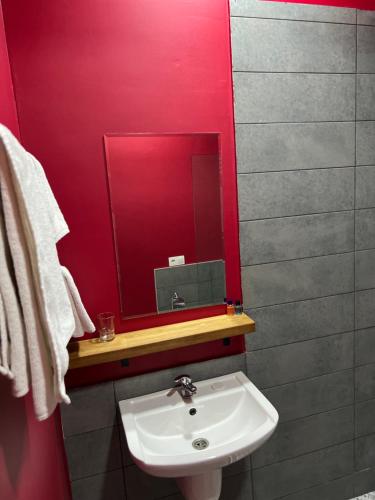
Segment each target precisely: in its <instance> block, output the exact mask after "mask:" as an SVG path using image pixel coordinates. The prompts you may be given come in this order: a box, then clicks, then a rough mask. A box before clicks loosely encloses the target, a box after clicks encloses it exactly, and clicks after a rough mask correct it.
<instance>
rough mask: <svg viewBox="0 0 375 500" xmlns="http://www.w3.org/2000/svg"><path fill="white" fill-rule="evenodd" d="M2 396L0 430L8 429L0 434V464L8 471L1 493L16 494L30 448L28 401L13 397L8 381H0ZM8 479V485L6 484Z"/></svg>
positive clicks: (2, 476)
mask: <svg viewBox="0 0 375 500" xmlns="http://www.w3.org/2000/svg"><path fill="white" fill-rule="evenodd" d="M0 394H1V400H2V404H1V412H0V429H6V432H2V433H1V434H0V463H1V462H3V467H0V469H1V470H3V469H4V470H5V471H6V474H5V477H4V475H3V474H1V476H0V493H1V492H3V491H7V488H8V489H9V488H11V489H12V491H14V492H16V490H17V486H18V485H19V478H20V475H21V473H22V465H23V462H24V457H25V455H26V454H27V451H28V448H29V435H28V426H27V409H26V401H25V398H15V397H13V395H12V392H11V384H10V383H9V382H8V380H6V379H0ZM6 478H8V485H7V484H5V482H6V480H7V479H6ZM0 496H1V497H2V493H1V494H0ZM2 498H6V497H2Z"/></svg>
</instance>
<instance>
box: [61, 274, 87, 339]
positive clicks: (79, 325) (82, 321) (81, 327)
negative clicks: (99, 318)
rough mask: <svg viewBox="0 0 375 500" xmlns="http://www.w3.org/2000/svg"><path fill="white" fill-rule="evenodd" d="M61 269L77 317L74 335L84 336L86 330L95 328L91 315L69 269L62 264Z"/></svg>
mask: <svg viewBox="0 0 375 500" xmlns="http://www.w3.org/2000/svg"><path fill="white" fill-rule="evenodd" d="M61 271H62V273H63V276H64V280H65V286H66V289H67V291H68V294H69V298H70V303H71V306H72V310H73V314H74V318H75V330H74V332H73V337H82V336H83V335H84V333H85V332H90V331H93V330H92V329H93V328H95V327H94V325H93V324H92V321H91V319H90V316H89V315H88V314H87V312H86V309H85V308H84V306H83V304H82V300H81V297H80V295H79V291H78V288H77V287H76V284H75V283H74V280H73V277H72V275H71V274H70V272H69V270H68V269H67V268H66V267H64V266H61Z"/></svg>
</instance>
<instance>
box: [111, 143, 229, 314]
mask: <svg viewBox="0 0 375 500" xmlns="http://www.w3.org/2000/svg"><path fill="white" fill-rule="evenodd" d="M105 145H106V157H107V167H108V171H109V186H110V193H111V207H112V212H113V215H112V216H113V218H114V225H115V228H116V229H115V235H116V253H117V259H118V262H119V269H118V272H119V275H120V283H121V285H120V295H121V298H122V302H123V306H122V307H123V309H122V310H123V313H124V315H125V316H132V315H136V314H151V313H154V314H155V311H156V310H157V305H156V297H155V283H154V269H156V268H160V267H168V257H172V256H174V255H184V256H185V262H186V264H190V263H193V262H197V261H198V260H200V261H202V260H214V259H217V258H223V257H224V256H223V249H222V245H220V243H221V241H220V236H221V227H220V221H221V217H220V213H221V207H220V199H219V204H218V205H216V206H214V207H213V208H214V209H216V211H215V210H212V207H208V209H207V210H206V208H207V207H206V205H203V204H202V198H203V197H202V196H199V194H200V193H197V192H196V191H197V190H196V189H195V190H194V193H193V166H192V160H193V162H194V159H199V161H200V162H201V163H202V161H203V160H201V159H202V158H209V159H212V153H214V154H215V153H216V155H217V154H218V141H217V136H215V135H211V136H210V135H199V136H188V135H181V136H178V135H174V136H170V135H166V136H158V137H155V136H127V137H124V136H115V137H113V136H110V137H108V136H107V137H106V139H105ZM197 146H199V147H197ZM195 155H199V156H195ZM202 155H210V156H202ZM195 163H196V162H195ZM201 163H200V164H199V165H195V167H196V169H197V170H198V172H196V173H195V174H194V176H195V177H196V176H197V175H199V177H200V179H199V180H200V181H201V184H202V186H201V189H202V190H203V193H204V197H205V198H204V199H206V198H207V201H211V199H212V198H213V194H212V191H214V192H216V191H217V187H216V186H219V182H220V178H219V165H218V158H217V157H216V161H215V162H214V165H213V168H214V169H215V167H216V171H217V177H216V185H215V182H212V175H211V176H209V177H208V178H203V177H202V176H203V173H204V172H206V171H208V172H210V173H211V171H212V168H211V169H210V168H209V166H210V165H202V164H201ZM198 167H200V168H198ZM194 180H195V179H194ZM195 184H196V182H194V187H196V186H195ZM215 188H216V189H215ZM194 194H195V195H198V196H197V200H196V201H197V203H196V206H195V203H194ZM196 210H198V211H199V212H202V213H201V217H200V219H201V226H203V227H200V228H199V229H200V231H199V233H203V234H202V235H201V234H199V235H196V224H195V217H194V214H195V211H196ZM206 216H208V217H206ZM217 220H219V224H218V223H217ZM215 230H216V231H218V232H219V234H218V235H216V234H215ZM205 234H207V236H211V240H210V239H208V240H207V239H206V236H205ZM212 240H214V246H213V245H212ZM217 243H218V244H217ZM197 244H199V247H200V248H199V250H200V252H199V256H200V258H199V259H198V256H197V248H196V247H197ZM215 244H217V246H215ZM224 295H225V293H223V296H224Z"/></svg>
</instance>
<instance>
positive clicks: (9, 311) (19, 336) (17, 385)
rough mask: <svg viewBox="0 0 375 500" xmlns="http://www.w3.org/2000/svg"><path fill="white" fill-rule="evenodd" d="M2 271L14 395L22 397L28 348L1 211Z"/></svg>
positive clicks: (26, 380)
mask: <svg viewBox="0 0 375 500" xmlns="http://www.w3.org/2000/svg"><path fill="white" fill-rule="evenodd" d="M0 269H1V279H0V293H1V297H2V301H3V307H4V310H5V317H6V323H7V331H8V335H10V334H11V335H12V343H11V346H10V347H11V348H10V359H9V363H10V369H11V372H12V375H13V377H14V382H13V393H14V395H15V396H16V397H21V396H24V395H25V394H27V392H28V390H29V377H28V372H29V369H28V368H29V367H28V359H27V354H26V351H27V346H26V337H25V331H24V323H23V318H22V312H21V308H20V304H19V301H18V296H17V289H16V283H15V279H14V273H13V262H12V259H11V256H10V252H9V246H8V241H7V237H6V230H5V225H4V220H3V212H2V210H0Z"/></svg>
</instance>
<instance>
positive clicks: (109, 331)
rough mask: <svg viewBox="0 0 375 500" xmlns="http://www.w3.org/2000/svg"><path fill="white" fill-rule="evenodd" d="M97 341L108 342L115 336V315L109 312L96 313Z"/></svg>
mask: <svg viewBox="0 0 375 500" xmlns="http://www.w3.org/2000/svg"><path fill="white" fill-rule="evenodd" d="M98 323H99V335H100V337H99V341H100V342H109V341H110V340H113V339H114V338H115V315H114V314H113V313H111V312H103V313H100V314H98Z"/></svg>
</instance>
